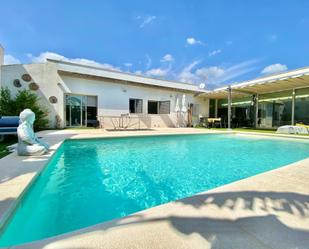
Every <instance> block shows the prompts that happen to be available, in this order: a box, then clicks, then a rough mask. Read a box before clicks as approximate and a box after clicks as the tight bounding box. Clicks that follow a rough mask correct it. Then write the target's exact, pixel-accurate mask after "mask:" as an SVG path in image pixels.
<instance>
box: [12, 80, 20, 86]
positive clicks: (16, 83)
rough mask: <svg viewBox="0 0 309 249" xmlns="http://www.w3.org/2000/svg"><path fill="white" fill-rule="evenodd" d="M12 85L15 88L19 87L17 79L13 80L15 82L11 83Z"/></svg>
mask: <svg viewBox="0 0 309 249" xmlns="http://www.w3.org/2000/svg"><path fill="white" fill-rule="evenodd" d="M13 85H14V86H15V87H21V83H20V80H19V79H15V80H14V81H13Z"/></svg>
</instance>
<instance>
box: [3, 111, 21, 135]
mask: <svg viewBox="0 0 309 249" xmlns="http://www.w3.org/2000/svg"><path fill="white" fill-rule="evenodd" d="M18 125H19V117H16V116H2V117H0V141H3V140H4V136H5V135H10V134H17V127H18Z"/></svg>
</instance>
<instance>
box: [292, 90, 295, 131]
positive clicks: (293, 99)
mask: <svg viewBox="0 0 309 249" xmlns="http://www.w3.org/2000/svg"><path fill="white" fill-rule="evenodd" d="M295 95H296V94H295V89H293V91H292V117H291V125H294V124H295Z"/></svg>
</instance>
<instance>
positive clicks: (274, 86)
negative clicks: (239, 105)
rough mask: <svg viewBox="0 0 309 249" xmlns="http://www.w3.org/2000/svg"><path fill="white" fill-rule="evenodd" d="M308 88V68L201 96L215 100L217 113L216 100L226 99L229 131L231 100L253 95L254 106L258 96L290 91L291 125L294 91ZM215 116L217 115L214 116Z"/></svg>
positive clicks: (219, 89)
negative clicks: (254, 99)
mask: <svg viewBox="0 0 309 249" xmlns="http://www.w3.org/2000/svg"><path fill="white" fill-rule="evenodd" d="M308 87H309V67H306V68H301V69H297V70H293V71H288V72H284V73H280V74H275V75H269V76H265V77H261V78H257V79H254V80H250V81H245V82H242V83H236V84H231V85H228V86H225V87H221V88H217V89H215V90H213V91H211V92H207V93H204V94H203V96H205V97H207V98H209V99H215V103H216V104H215V105H216V106H215V110H216V113H217V108H218V100H219V99H226V98H227V99H228V129H231V106H232V98H241V97H246V96H252V95H255V97H256V100H257V101H256V105H258V98H259V95H260V94H265V93H275V92H281V91H287V90H291V92H292V96H291V97H292V121H291V123H292V125H293V124H294V111H295V90H296V89H302V88H308ZM216 115H217V114H216ZM255 115H256V121H257V116H258V106H257V107H256V113H255Z"/></svg>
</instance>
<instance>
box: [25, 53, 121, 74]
mask: <svg viewBox="0 0 309 249" xmlns="http://www.w3.org/2000/svg"><path fill="white" fill-rule="evenodd" d="M27 56H28V57H29V58H30V60H31V62H33V63H44V62H46V59H54V60H61V61H67V62H72V63H78V64H83V65H87V66H94V67H101V68H104V69H108V70H115V71H121V70H120V68H119V67H114V66H113V65H111V64H107V63H99V62H96V61H93V60H88V59H84V58H73V59H70V58H67V57H65V56H63V55H60V54H57V53H53V52H48V51H46V52H42V53H40V55H38V56H33V55H32V54H28V55H27Z"/></svg>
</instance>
